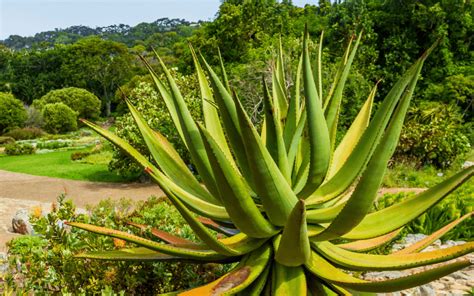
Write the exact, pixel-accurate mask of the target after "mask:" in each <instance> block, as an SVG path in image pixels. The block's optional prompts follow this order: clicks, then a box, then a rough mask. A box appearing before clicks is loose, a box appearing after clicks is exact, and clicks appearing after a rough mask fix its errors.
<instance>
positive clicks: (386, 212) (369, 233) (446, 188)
mask: <svg viewBox="0 0 474 296" xmlns="http://www.w3.org/2000/svg"><path fill="white" fill-rule="evenodd" d="M473 175H474V167H470V168H466V169H464V170H462V171H460V172H459V173H457V174H455V175H454V176H452V177H450V178H448V179H446V180H444V181H443V182H441V183H439V184H438V185H436V186H434V187H432V188H430V189H428V190H426V191H424V192H421V193H419V194H417V195H415V196H413V197H409V198H407V199H405V200H403V201H402V202H400V203H397V204H395V205H392V206H390V207H387V208H385V209H382V210H380V211H377V212H374V213H371V214H368V215H367V216H366V217H365V218H364V220H362V222H361V223H360V224H359V225H357V226H356V227H355V228H354V229H352V230H351V231H350V232H349V233H347V234H345V235H344V236H343V238H347V239H368V238H372V237H377V236H381V235H384V234H386V233H389V232H391V231H394V230H395V229H398V228H400V227H402V226H404V225H406V224H407V223H409V222H410V221H412V220H414V219H416V218H417V217H418V216H420V215H421V214H423V213H424V212H425V211H427V210H428V209H429V208H431V207H432V206H433V205H435V204H436V203H437V202H439V201H440V200H441V199H443V198H444V197H445V196H447V195H448V194H449V193H451V192H452V191H454V190H455V189H456V188H457V187H458V186H460V185H461V184H462V183H463V182H465V181H466V180H468V179H469V178H471V177H472V176H473Z"/></svg>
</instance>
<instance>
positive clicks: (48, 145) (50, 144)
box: [36, 140, 71, 150]
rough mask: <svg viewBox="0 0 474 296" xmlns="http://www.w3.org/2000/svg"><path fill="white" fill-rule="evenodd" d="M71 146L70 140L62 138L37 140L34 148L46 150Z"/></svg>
mask: <svg viewBox="0 0 474 296" xmlns="http://www.w3.org/2000/svg"><path fill="white" fill-rule="evenodd" d="M69 146H71V141H64V140H57V141H55V140H50V141H45V142H38V143H37V144H36V148H38V149H48V150H55V149H59V148H65V147H69Z"/></svg>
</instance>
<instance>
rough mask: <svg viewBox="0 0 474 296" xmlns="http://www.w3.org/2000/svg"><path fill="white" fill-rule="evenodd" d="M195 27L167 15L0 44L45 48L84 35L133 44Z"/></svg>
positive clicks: (77, 28)
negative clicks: (133, 24)
mask: <svg viewBox="0 0 474 296" xmlns="http://www.w3.org/2000/svg"><path fill="white" fill-rule="evenodd" d="M198 26H200V23H191V22H188V21H186V20H184V19H169V18H160V19H157V20H156V21H154V22H151V23H146V22H143V23H140V24H138V25H136V26H129V25H124V24H119V25H110V26H106V27H96V28H90V27H87V26H81V25H79V26H72V27H68V28H66V29H55V30H52V31H46V32H40V33H37V34H35V35H34V36H28V37H23V36H19V35H11V36H10V37H8V38H7V39H5V40H0V44H3V45H5V46H6V47H9V48H11V49H15V50H20V49H30V48H35V47H38V46H41V47H49V46H52V45H55V44H72V43H75V42H76V41H78V40H79V39H82V38H84V37H89V36H100V37H101V38H102V39H105V40H111V41H116V42H121V43H124V44H126V45H127V46H129V47H132V46H134V45H136V44H137V41H146V40H147V39H148V38H152V36H153V34H156V33H165V32H178V33H180V32H182V31H192V28H195V27H198ZM182 33H184V32H182ZM184 34H185V33H184Z"/></svg>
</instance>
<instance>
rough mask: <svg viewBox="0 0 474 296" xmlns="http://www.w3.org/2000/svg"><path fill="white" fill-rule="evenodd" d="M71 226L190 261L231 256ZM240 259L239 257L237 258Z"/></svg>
mask: <svg viewBox="0 0 474 296" xmlns="http://www.w3.org/2000/svg"><path fill="white" fill-rule="evenodd" d="M67 224H68V225H70V226H73V227H77V228H80V229H84V230H87V231H90V232H93V233H98V234H102V235H106V236H110V237H115V238H119V239H123V240H125V241H127V242H130V243H134V244H137V245H139V246H142V247H145V248H147V249H151V250H154V251H158V252H161V253H163V254H167V255H171V256H178V257H183V258H188V259H195V260H203V261H204V260H205V261H208V260H210V261H213V260H224V259H226V258H227V257H229V256H226V255H222V254H219V253H217V252H215V251H213V250H211V249H204V248H199V249H197V248H193V249H189V248H181V247H175V246H173V245H167V244H162V243H157V242H154V241H152V240H147V239H145V238H143V237H139V236H136V235H133V234H129V233H127V232H123V231H118V230H114V229H110V228H105V227H99V226H95V225H89V224H84V223H77V222H68V223H67ZM236 257H238V256H236Z"/></svg>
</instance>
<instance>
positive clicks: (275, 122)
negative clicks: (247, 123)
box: [263, 79, 291, 183]
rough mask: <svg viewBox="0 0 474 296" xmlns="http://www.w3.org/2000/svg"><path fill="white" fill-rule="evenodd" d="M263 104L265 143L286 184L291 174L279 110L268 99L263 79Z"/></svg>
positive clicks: (268, 94) (268, 95)
mask: <svg viewBox="0 0 474 296" xmlns="http://www.w3.org/2000/svg"><path fill="white" fill-rule="evenodd" d="M263 93H264V96H263V102H264V109H265V127H266V129H265V131H266V143H265V146H266V147H267V150H268V152H269V153H270V155H271V156H272V158H273V160H274V161H275V162H276V163H277V164H278V167H279V169H280V171H281V173H282V174H283V176H285V179H286V180H287V182H288V183H290V182H291V172H290V167H289V164H288V155H287V153H286V148H285V142H284V139H283V130H282V127H281V117H280V116H281V114H280V112H279V110H280V109H279V108H275V106H274V102H273V101H272V98H271V97H270V93H269V91H268V86H267V83H266V82H265V79H263Z"/></svg>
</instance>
